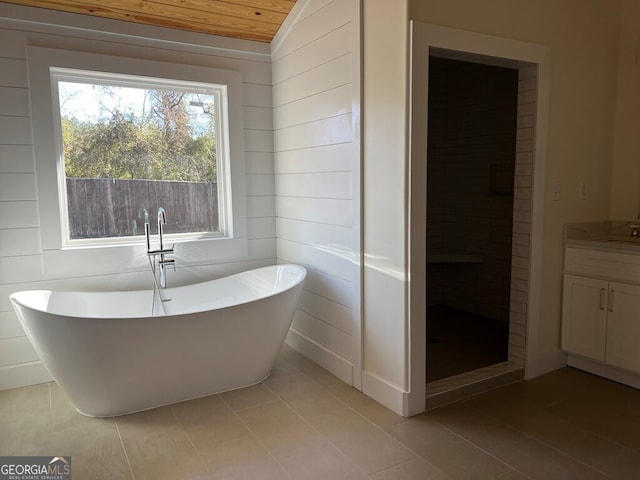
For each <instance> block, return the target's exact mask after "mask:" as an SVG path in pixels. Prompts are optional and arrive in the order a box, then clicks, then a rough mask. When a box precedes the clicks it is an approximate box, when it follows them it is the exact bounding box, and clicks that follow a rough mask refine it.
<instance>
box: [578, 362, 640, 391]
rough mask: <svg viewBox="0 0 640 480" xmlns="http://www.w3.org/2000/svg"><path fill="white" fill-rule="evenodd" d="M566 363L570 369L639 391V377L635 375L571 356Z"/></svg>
mask: <svg viewBox="0 0 640 480" xmlns="http://www.w3.org/2000/svg"><path fill="white" fill-rule="evenodd" d="M568 363H569V366H570V367H575V368H578V369H580V370H584V371H586V372H589V373H593V374H594V375H598V376H600V377H604V378H608V379H609V380H613V381H615V382H618V383H622V384H624V385H629V386H630V387H633V388H639V389H640V375H638V374H637V373H632V372H628V371H626V370H622V369H619V368H616V367H613V366H611V365H606V364H602V363H600V362H597V361H595V360H590V359H588V358H584V357H579V356H577V355H571V354H569V356H568Z"/></svg>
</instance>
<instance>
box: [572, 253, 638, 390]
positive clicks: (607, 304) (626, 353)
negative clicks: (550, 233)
mask: <svg viewBox="0 0 640 480" xmlns="http://www.w3.org/2000/svg"><path fill="white" fill-rule="evenodd" d="M564 271H565V274H564V282H563V283H564V285H563V301H562V349H563V350H564V351H565V352H567V353H569V364H570V365H574V366H577V367H578V368H583V369H585V370H590V371H593V373H597V374H599V375H604V376H609V377H612V378H614V379H615V380H618V381H622V382H623V383H627V384H631V385H633V386H638V385H640V377H639V378H638V379H637V381H638V384H637V385H636V379H633V378H632V377H631V376H630V374H631V373H634V374H640V255H636V254H632V253H618V252H614V251H605V250H597V249H593V250H590V249H586V248H571V247H568V248H566V250H565V265H564ZM591 360H593V361H595V362H593V363H590V362H589V361H591ZM589 367H591V368H589ZM607 367H614V368H615V369H624V371H625V372H622V373H621V372H616V371H615V370H612V371H611V372H612V373H610V374H609V375H607V373H609V372H608V370H607ZM628 377H629V378H631V379H632V380H633V381H630V380H629V379H628Z"/></svg>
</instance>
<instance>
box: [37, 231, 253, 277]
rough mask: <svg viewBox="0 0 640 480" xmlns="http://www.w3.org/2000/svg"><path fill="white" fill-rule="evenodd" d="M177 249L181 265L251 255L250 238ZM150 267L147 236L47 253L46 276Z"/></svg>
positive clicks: (192, 243)
mask: <svg viewBox="0 0 640 480" xmlns="http://www.w3.org/2000/svg"><path fill="white" fill-rule="evenodd" d="M154 240H155V239H154ZM172 243H173V242H172V240H171V238H167V241H166V244H167V245H171V244H172ZM174 248H175V251H174V253H173V255H172V258H174V259H175V260H176V267H177V268H182V267H193V266H203V265H210V264H215V263H219V262H222V261H228V260H230V259H242V258H246V257H247V255H248V244H247V239H246V238H211V239H200V240H192V241H180V242H176V243H175V247H174ZM148 268H149V261H148V259H147V247H146V243H145V241H144V238H142V239H141V241H140V243H139V244H129V245H114V246H81V247H71V248H63V249H60V250H45V251H44V252H43V269H44V271H43V273H44V278H45V279H59V278H69V277H83V276H90V275H109V274H118V273H128V272H137V271H141V270H145V269H148Z"/></svg>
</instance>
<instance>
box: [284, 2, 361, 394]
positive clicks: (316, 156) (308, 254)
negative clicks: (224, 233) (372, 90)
mask: <svg viewBox="0 0 640 480" xmlns="http://www.w3.org/2000/svg"><path fill="white" fill-rule="evenodd" d="M357 9H358V2H357V1H356V0H333V1H331V0H307V1H299V2H298V3H297V4H296V7H294V9H293V10H292V12H291V14H290V17H289V20H290V21H289V22H285V24H284V26H283V28H282V29H281V30H280V32H279V34H278V35H277V36H276V38H275V39H274V42H273V43H272V57H273V58H272V62H273V63H272V71H273V108H274V114H273V118H274V147H275V188H276V192H275V193H276V229H277V255H278V261H280V262H294V263H299V264H302V265H304V266H306V267H307V269H308V278H307V281H306V283H305V289H304V292H303V294H302V297H301V301H300V305H299V309H298V311H297V313H296V316H295V318H294V321H293V326H292V329H291V331H290V333H289V336H288V338H287V342H288V343H289V344H290V345H292V346H293V347H294V348H296V349H297V350H299V351H301V352H302V353H303V354H305V355H306V356H308V357H309V358H311V359H313V360H314V361H316V362H317V363H319V364H320V365H322V366H323V367H325V368H327V369H328V370H329V371H331V372H332V373H334V374H335V375H337V376H338V377H339V378H341V379H342V380H344V381H345V382H347V383H349V384H353V385H355V386H359V385H360V378H359V375H354V372H359V370H360V293H359V292H360V279H359V275H360V268H359V265H360V260H359V255H360V228H359V224H360V213H359V210H360V199H359V195H360V188H359V178H360V170H359V169H360V147H359V136H358V129H357V122H358V121H359V95H360V90H359V75H360V74H359V66H358V65H359V47H358V42H359V40H358V39H359V21H358V17H359V13H358V10H357Z"/></svg>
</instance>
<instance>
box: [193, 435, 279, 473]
mask: <svg viewBox="0 0 640 480" xmlns="http://www.w3.org/2000/svg"><path fill="white" fill-rule="evenodd" d="M200 453H201V456H202V458H203V459H204V461H205V463H206V464H207V467H208V469H209V472H210V474H209V476H208V477H207V479H209V480H241V479H251V480H288V479H290V478H291V477H289V474H288V473H287V472H286V471H285V470H284V469H283V468H282V467H281V466H280V464H278V462H277V461H276V460H275V458H274V457H273V456H272V455H271V454H270V453H269V452H268V451H267V450H266V449H265V448H264V447H263V446H262V445H261V444H260V443H259V442H258V440H257V439H256V438H255V437H253V436H249V437H243V438H238V439H234V440H229V441H227V442H223V443H221V444H217V445H215V447H213V448H209V449H206V450H205V451H201V452H200Z"/></svg>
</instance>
